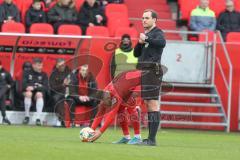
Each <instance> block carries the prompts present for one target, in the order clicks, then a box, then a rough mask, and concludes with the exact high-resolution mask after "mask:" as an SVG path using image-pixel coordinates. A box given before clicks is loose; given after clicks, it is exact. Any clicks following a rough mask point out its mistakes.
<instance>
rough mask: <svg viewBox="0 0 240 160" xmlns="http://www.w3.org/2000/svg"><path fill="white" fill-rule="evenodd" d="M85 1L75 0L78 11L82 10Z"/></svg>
mask: <svg viewBox="0 0 240 160" xmlns="http://www.w3.org/2000/svg"><path fill="white" fill-rule="evenodd" d="M83 2H84V0H75V7H76V9H77V11H79V10H80V8H81V6H82V4H83Z"/></svg>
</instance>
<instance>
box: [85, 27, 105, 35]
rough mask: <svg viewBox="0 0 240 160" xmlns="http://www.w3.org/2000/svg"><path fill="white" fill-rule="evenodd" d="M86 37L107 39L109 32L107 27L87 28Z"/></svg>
mask: <svg viewBox="0 0 240 160" xmlns="http://www.w3.org/2000/svg"><path fill="white" fill-rule="evenodd" d="M86 35H90V36H102V37H109V32H108V29H107V27H104V26H93V27H88V28H87V31H86Z"/></svg>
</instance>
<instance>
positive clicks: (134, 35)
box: [115, 27, 138, 38]
mask: <svg viewBox="0 0 240 160" xmlns="http://www.w3.org/2000/svg"><path fill="white" fill-rule="evenodd" d="M124 34H129V35H130V36H131V38H138V31H137V30H136V29H135V28H133V27H132V28H130V27H119V28H117V30H116V33H115V37H122V35H124Z"/></svg>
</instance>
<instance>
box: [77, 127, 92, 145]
mask: <svg viewBox="0 0 240 160" xmlns="http://www.w3.org/2000/svg"><path fill="white" fill-rule="evenodd" d="M93 135H94V130H93V129H92V128H90V127H85V128H83V129H81V130H80V139H81V140H82V142H88V140H89V139H90V138H91V137H93Z"/></svg>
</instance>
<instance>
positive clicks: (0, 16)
mask: <svg viewBox="0 0 240 160" xmlns="http://www.w3.org/2000/svg"><path fill="white" fill-rule="evenodd" d="M11 21H15V22H20V12H19V10H18V8H17V6H16V5H15V4H13V2H12V0H4V2H3V3H2V4H1V5H0V23H1V24H2V23H7V22H11Z"/></svg>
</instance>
